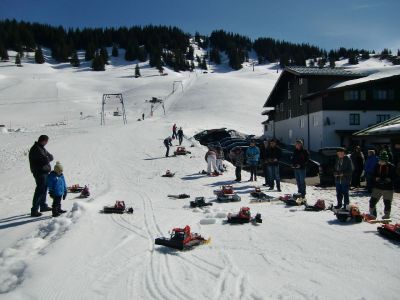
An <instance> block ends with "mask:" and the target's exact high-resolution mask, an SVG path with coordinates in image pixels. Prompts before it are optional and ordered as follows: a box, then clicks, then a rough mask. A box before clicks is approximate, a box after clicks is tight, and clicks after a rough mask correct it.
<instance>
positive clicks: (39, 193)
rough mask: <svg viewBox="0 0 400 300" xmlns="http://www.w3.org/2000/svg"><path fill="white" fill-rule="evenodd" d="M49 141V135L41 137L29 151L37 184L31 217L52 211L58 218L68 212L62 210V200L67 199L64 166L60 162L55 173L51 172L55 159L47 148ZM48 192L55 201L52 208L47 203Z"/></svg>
mask: <svg viewBox="0 0 400 300" xmlns="http://www.w3.org/2000/svg"><path fill="white" fill-rule="evenodd" d="M48 141H49V137H48V136H47V135H41V136H40V137H39V139H38V141H37V142H35V143H34V144H33V146H32V147H31V149H30V150H29V165H30V169H31V172H32V175H33V177H34V179H35V182H36V188H35V192H34V194H33V200H32V208H31V217H40V216H41V215H42V212H47V211H52V214H53V217H58V216H59V215H61V214H62V213H65V212H66V211H65V210H63V209H61V199H65V198H66V197H67V184H66V183H65V178H64V175H63V166H62V165H61V163H60V162H57V163H56V164H55V166H54V169H53V171H52V170H51V166H50V162H52V161H53V159H54V158H53V155H51V154H50V153H49V152H48V151H47V150H46V148H45V146H46V145H47V143H48ZM47 191H49V196H50V197H51V198H52V199H53V204H52V207H50V206H48V204H47V203H46V197H47ZM39 210H40V211H39Z"/></svg>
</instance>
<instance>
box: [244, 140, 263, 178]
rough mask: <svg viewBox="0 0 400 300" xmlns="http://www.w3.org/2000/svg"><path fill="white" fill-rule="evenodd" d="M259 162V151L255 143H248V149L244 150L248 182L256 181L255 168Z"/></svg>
mask: <svg viewBox="0 0 400 300" xmlns="http://www.w3.org/2000/svg"><path fill="white" fill-rule="evenodd" d="M259 160H260V149H259V148H258V147H257V146H256V141H254V140H252V141H251V142H250V147H249V148H247V150H246V161H247V164H248V165H249V167H250V179H249V181H253V180H254V181H257V167H258V162H259Z"/></svg>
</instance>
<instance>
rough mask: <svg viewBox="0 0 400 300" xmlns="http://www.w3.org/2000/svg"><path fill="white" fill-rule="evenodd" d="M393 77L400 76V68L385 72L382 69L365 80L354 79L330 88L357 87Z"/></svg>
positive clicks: (389, 69)
mask: <svg viewBox="0 0 400 300" xmlns="http://www.w3.org/2000/svg"><path fill="white" fill-rule="evenodd" d="M393 76H400V67H392V68H388V67H386V68H385V69H383V70H382V69H381V70H380V71H378V72H376V73H373V74H371V75H369V76H366V77H363V78H358V79H352V80H348V81H345V82H341V83H336V84H334V85H332V86H330V87H329V89H336V88H340V87H345V86H349V85H356V84H360V83H364V82H369V81H374V80H379V79H383V78H388V77H393Z"/></svg>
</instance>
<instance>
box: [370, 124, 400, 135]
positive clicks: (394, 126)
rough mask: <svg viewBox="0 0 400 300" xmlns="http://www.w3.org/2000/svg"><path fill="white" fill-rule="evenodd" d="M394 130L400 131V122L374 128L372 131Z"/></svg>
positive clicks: (388, 131)
mask: <svg viewBox="0 0 400 300" xmlns="http://www.w3.org/2000/svg"><path fill="white" fill-rule="evenodd" d="M394 131H400V122H399V123H398V124H392V125H387V126H383V127H378V128H373V129H371V130H370V133H385V132H387V133H390V132H394Z"/></svg>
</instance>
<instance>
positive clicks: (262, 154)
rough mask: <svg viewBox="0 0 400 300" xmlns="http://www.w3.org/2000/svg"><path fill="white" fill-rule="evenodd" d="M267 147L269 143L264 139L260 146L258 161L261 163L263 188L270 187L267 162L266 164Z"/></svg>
mask: <svg viewBox="0 0 400 300" xmlns="http://www.w3.org/2000/svg"><path fill="white" fill-rule="evenodd" d="M268 146H269V141H268V140H267V139H265V140H264V141H263V142H262V143H261V145H260V161H261V163H262V169H263V173H264V178H265V183H264V184H263V185H264V186H270V183H269V179H270V178H269V175H268V162H267V151H268V150H267V149H268Z"/></svg>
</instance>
